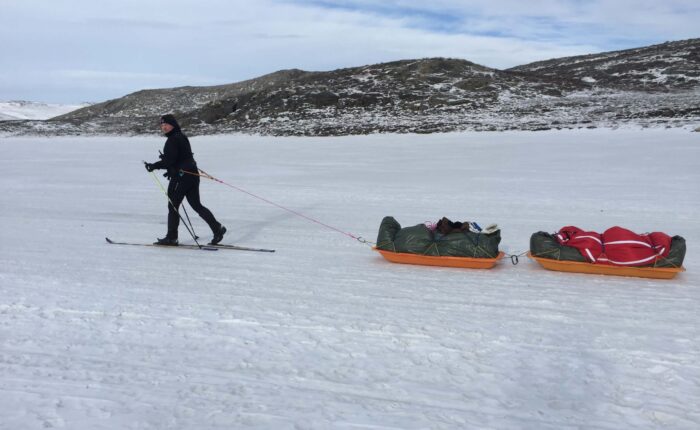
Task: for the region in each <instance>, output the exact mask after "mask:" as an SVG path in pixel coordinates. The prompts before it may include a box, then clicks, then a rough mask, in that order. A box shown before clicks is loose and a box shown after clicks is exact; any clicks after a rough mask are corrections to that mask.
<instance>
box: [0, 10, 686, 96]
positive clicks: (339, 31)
mask: <svg viewBox="0 0 700 430" xmlns="http://www.w3.org/2000/svg"><path fill="white" fill-rule="evenodd" d="M695 3H696V2H690V1H686V0H667V1H665V2H658V1H651V0H639V1H632V0H617V1H604V0H591V1H581V0H533V1H529V2H522V1H515V0H500V1H494V0H431V1H429V2H427V1H417V0H384V1H382V2H377V1H375V0H372V1H370V0H343V1H340V0H257V1H256V2H249V1H242V0H232V1H227V0H179V1H178V0H169V1H166V0H151V1H148V2H143V1H140V0H120V1H119V2H95V1H92V0H62V1H60V2H44V1H39V0H25V1H22V2H3V13H2V14H0V40H2V41H3V43H2V44H0V56H1V58H2V59H3V66H4V69H5V77H0V100H2V99H6V98H8V97H9V95H10V94H11V95H12V98H22V96H21V92H22V91H24V93H25V94H27V96H26V97H27V98H30V97H31V98H32V99H35V100H41V101H65V102H82V101H85V100H90V101H101V100H104V99H107V98H115V97H119V96H122V95H124V94H127V93H129V92H132V91H137V90H139V89H142V88H154V87H172V86H182V85H214V84H224V83H231V82H236V81H241V80H244V79H250V78H254V77H257V76H260V75H263V74H266V73H271V72H274V71H276V70H280V69H289V68H300V69H306V70H331V69H336V68H341V67H351V66H360V65H365V64H372V63H378V62H386V61H393V60H400V59H410V58H423V57H436V56H442V57H454V58H463V59H467V60H470V61H473V62H475V63H479V64H482V65H485V66H489V67H495V68H508V67H512V66H516V65H519V64H524V63H528V62H532V61H538V60H544V59H549V58H556V57H562V56H571V55H579V54H588V53H595V52H602V51H608V50H616V49H625V48H634V47H638V46H644V45H648V44H652V43H660V42H664V41H667V40H678V39H684V38H690V37H697V30H696V27H697V22H698V21H699V20H700V6H696V5H695ZM8 71H9V73H8ZM61 88H64V90H63V91H62V90H61ZM42 95H46V97H43V96H42ZM49 95H50V96H51V97H52V98H51V99H49V98H47V97H48V96H49Z"/></svg>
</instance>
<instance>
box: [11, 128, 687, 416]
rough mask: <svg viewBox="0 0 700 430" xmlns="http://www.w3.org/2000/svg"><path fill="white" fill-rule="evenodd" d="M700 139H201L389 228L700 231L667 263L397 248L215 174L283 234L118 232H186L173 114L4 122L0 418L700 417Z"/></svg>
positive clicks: (209, 166) (238, 205) (291, 194)
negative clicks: (470, 262)
mask: <svg viewBox="0 0 700 430" xmlns="http://www.w3.org/2000/svg"><path fill="white" fill-rule="evenodd" d="M699 138H700V134H698V133H690V132H688V131H687V130H682V129H672V130H661V129H657V130H641V131H640V130H616V131H610V130H580V131H551V132H539V133H530V132H506V133H489V132H484V133H455V134H434V135H370V136H356V137H341V138H291V137H288V138H272V137H248V136H237V135H228V136H215V137H214V136H210V137H196V138H193V139H192V144H193V149H194V152H195V154H196V157H197V160H198V161H199V164H200V167H201V168H203V169H204V170H206V171H208V172H209V173H211V174H213V175H215V176H217V177H219V178H220V179H222V180H224V181H226V182H229V183H231V184H233V185H236V186H238V187H242V188H243V189H245V190H247V191H249V192H251V193H254V194H256V195H259V196H261V197H264V198H266V199H268V200H270V201H272V202H275V203H277V204H280V205H283V206H286V207H289V208H291V209H293V210H295V211H298V212H301V213H303V214H305V215H307V216H309V217H312V218H314V219H316V220H319V221H321V222H324V223H327V224H329V225H331V226H333V227H336V228H338V229H340V230H342V231H344V232H349V233H352V234H354V235H361V236H363V237H365V238H367V239H369V240H374V237H375V235H376V232H377V229H378V226H379V222H380V221H381V219H382V217H384V216H385V215H393V216H394V217H396V219H397V220H398V221H399V222H401V223H402V224H403V225H405V226H407V225H414V224H418V223H422V222H424V221H429V220H430V221H435V220H437V219H439V218H440V217H442V216H448V217H450V218H451V219H453V220H472V221H477V222H480V223H482V224H488V223H492V222H496V223H498V224H500V226H501V227H502V234H503V242H502V247H501V248H502V250H504V251H506V252H508V253H511V254H517V253H520V252H523V251H525V250H527V247H528V244H529V238H530V235H531V234H532V233H533V232H536V231H539V230H544V231H550V232H551V231H555V230H557V229H558V228H560V227H562V226H564V225H567V224H573V225H577V226H579V227H582V228H586V229H591V230H598V231H601V230H603V229H605V228H607V227H609V226H612V225H622V226H625V227H628V228H630V229H632V230H635V231H638V232H645V231H665V232H667V233H669V234H672V235H676V234H677V235H682V236H684V237H685V238H686V240H687V243H688V255H687V257H686V261H685V267H686V268H687V269H688V270H687V272H685V273H682V274H680V275H679V276H678V277H677V278H675V279H673V280H669V281H660V280H648V279H635V278H620V277H604V276H592V275H577V274H565V273H557V272H548V271H546V270H544V269H542V268H541V267H539V266H538V265H537V264H535V263H534V262H531V261H529V260H527V259H525V258H523V259H521V261H520V264H518V265H517V266H513V265H511V263H510V262H509V261H502V262H501V263H500V264H499V265H497V266H496V267H495V268H494V269H492V270H486V271H480V270H460V269H447V268H434V267H420V266H404V265H395V264H391V263H388V262H386V261H384V260H383V259H382V258H381V257H380V256H379V255H377V254H376V253H375V252H373V251H372V250H371V249H370V248H369V247H368V246H366V245H363V244H360V243H359V242H357V241H355V240H353V239H351V238H349V237H348V236H345V235H343V234H340V233H338V232H337V231H334V230H331V229H328V228H325V227H323V226H321V225H319V224H316V223H312V222H309V221H308V220H306V219H304V218H300V217H298V216H295V215H292V214H290V213H288V212H286V211H284V210H281V209H279V208H278V207H275V206H272V205H270V204H267V203H265V202H263V201H261V200H258V199H255V198H252V197H250V196H249V195H247V194H244V193H241V192H238V191H235V190H233V189H231V188H228V187H226V186H224V185H221V184H219V183H216V182H211V181H205V182H203V183H202V187H201V192H202V199H203V202H204V203H205V205H207V206H209V208H210V209H212V211H213V212H214V214H215V215H216V216H217V217H218V218H219V219H220V220H221V221H223V222H224V224H225V225H226V226H227V227H228V228H229V231H230V233H229V234H228V235H227V237H226V238H225V241H226V242H229V243H238V244H241V245H253V246H260V247H268V248H275V249H276V250H277V252H276V253H274V254H261V253H246V252H235V251H217V252H206V251H188V250H180V249H162V248H147V247H119V246H114V245H108V244H106V243H105V241H104V237H105V236H109V237H111V238H113V239H118V240H129V241H138V242H150V241H152V240H153V239H155V238H156V237H157V236H162V235H163V234H164V233H165V215H166V202H165V200H164V196H163V194H162V193H161V191H160V189H159V187H158V185H157V184H155V182H154V180H153V177H151V175H149V174H148V173H147V172H146V171H145V170H144V169H143V165H142V164H141V161H142V160H150V161H152V160H155V159H157V154H158V150H159V149H161V147H162V143H163V139H162V138H153V137H134V138H123V137H101V138H87V137H62V138H39V137H26V138H3V139H2V140H0V150H2V153H3V154H4V156H3V157H2V158H0V171H1V172H2V175H0V187H2V189H3V192H2V193H0V205H1V206H2V208H3V209H4V210H3V211H0V223H1V225H2V228H0V381H2V382H1V383H0V428H2V429H30V430H31V429H45V428H66V429H120V430H122V429H244V428H245V429H249V428H252V429H427V428H430V429H556V430H560V429H574V428H575V429H610V430H619V429H688V430H690V429H693V430H695V429H697V428H700V407H699V406H698V405H700V365H699V364H698V363H700V312H698V309H699V308H700V307H699V304H700V289H699V288H698V287H699V286H700V269H699V267H700V257H699V256H698V253H697V244H698V243H700V224H699V223H698V212H700V192H699V191H698V187H697V184H698V183H700V168H699V167H700V166H699V165H698V163H699V162H700V161H698V160H700V145H698V139H699ZM158 177H159V178H160V176H158ZM161 179H162V178H161ZM188 212H189V215H190V217H192V220H193V222H194V227H195V229H196V231H197V233H198V234H199V235H200V236H202V237H203V238H204V240H207V239H209V238H210V234H211V233H210V232H208V231H207V228H206V226H205V225H204V223H203V222H202V221H201V220H200V219H199V218H198V217H197V216H196V215H195V214H194V213H193V211H191V210H189V211H188ZM181 239H182V240H183V241H184V242H187V233H186V232H185V231H184V229H181Z"/></svg>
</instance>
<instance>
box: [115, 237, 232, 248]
mask: <svg viewBox="0 0 700 430" xmlns="http://www.w3.org/2000/svg"><path fill="white" fill-rule="evenodd" d="M105 240H107V243H109V244H111V245H128V246H155V247H158V248H180V249H201V250H202V251H218V250H219V248H215V247H213V246H209V245H202V246H201V247H200V246H197V245H185V244H180V245H158V244H155V243H132V242H115V241H113V240H112V239H110V238H108V237H105Z"/></svg>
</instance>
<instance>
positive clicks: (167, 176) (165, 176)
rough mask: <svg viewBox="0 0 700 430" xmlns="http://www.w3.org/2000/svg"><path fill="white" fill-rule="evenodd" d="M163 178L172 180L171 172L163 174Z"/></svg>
mask: <svg viewBox="0 0 700 430" xmlns="http://www.w3.org/2000/svg"><path fill="white" fill-rule="evenodd" d="M163 177H164V178H165V179H167V180H170V172H169V171H167V170H166V171H165V173H163Z"/></svg>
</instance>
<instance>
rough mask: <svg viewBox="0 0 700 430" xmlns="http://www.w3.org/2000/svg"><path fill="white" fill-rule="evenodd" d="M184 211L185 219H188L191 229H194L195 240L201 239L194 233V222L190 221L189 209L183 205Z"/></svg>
mask: <svg viewBox="0 0 700 430" xmlns="http://www.w3.org/2000/svg"><path fill="white" fill-rule="evenodd" d="M182 210H183V211H185V218H187V222H188V223H190V228H191V229H192V233H194V238H195V240H196V239H199V236H197V233H195V232H194V226H193V225H192V220H191V219H190V215H189V214H188V213H187V208H186V207H185V205H184V204H183V205H182Z"/></svg>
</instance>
